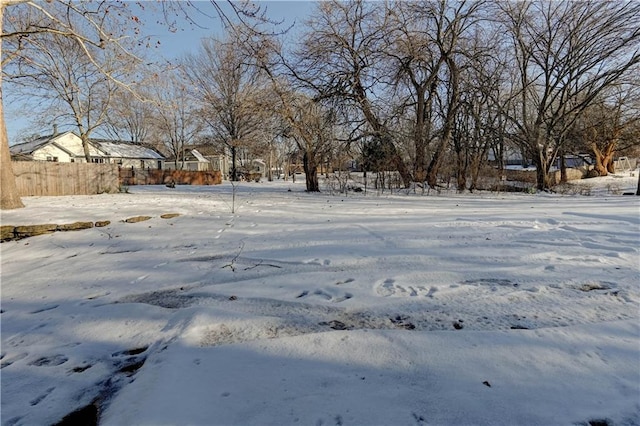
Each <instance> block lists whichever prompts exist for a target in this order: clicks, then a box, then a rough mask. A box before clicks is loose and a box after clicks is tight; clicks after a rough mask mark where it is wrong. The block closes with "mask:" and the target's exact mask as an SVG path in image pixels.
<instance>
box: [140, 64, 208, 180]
mask: <svg viewBox="0 0 640 426" xmlns="http://www.w3.org/2000/svg"><path fill="white" fill-rule="evenodd" d="M153 86H154V88H153V89H152V93H151V94H150V97H151V99H153V105H152V109H151V111H152V113H153V115H154V116H155V126H154V128H155V131H156V133H157V137H158V139H159V140H160V141H161V142H162V145H163V147H164V149H163V151H165V152H169V153H170V154H171V155H172V156H173V158H174V161H175V168H176V169H178V170H180V169H182V168H183V164H184V161H183V160H184V154H185V147H186V146H187V145H189V144H191V143H192V142H193V141H194V140H195V138H196V137H197V136H198V134H199V132H200V131H201V130H202V126H201V122H200V120H199V119H198V116H197V108H196V106H195V105H194V102H193V99H192V98H191V96H190V93H189V91H188V87H187V84H186V82H185V81H184V80H183V79H182V75H181V70H179V69H174V70H167V72H165V73H163V75H162V78H161V79H160V78H159V77H158V78H156V83H155V84H154V85H153Z"/></svg>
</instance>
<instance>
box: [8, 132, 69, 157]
mask: <svg viewBox="0 0 640 426" xmlns="http://www.w3.org/2000/svg"><path fill="white" fill-rule="evenodd" d="M67 133H72V132H65V133H59V134H57V135H47V136H40V137H39V138H37V139H34V140H32V141H28V142H22V143H18V144H15V145H11V146H10V147H9V150H10V151H11V153H12V154H32V153H33V151H35V150H37V149H38V148H40V147H43V146H45V145H47V144H49V143H50V142H53V141H54V140H56V139H58V138H60V137H61V136H64V135H66V134H67Z"/></svg>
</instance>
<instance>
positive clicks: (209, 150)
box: [188, 144, 221, 157]
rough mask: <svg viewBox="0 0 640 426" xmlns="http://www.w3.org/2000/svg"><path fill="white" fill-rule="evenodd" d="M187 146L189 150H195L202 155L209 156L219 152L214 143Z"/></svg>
mask: <svg viewBox="0 0 640 426" xmlns="http://www.w3.org/2000/svg"><path fill="white" fill-rule="evenodd" d="M188 148H189V149H191V150H197V151H198V152H199V153H200V154H201V155H202V156H203V157H211V156H217V155H220V154H221V152H220V149H219V148H218V147H216V146H214V145H207V144H202V145H192V146H190V147H188Z"/></svg>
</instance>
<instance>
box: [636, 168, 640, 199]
mask: <svg viewBox="0 0 640 426" xmlns="http://www.w3.org/2000/svg"><path fill="white" fill-rule="evenodd" d="M636 195H640V170H638V188H637V189H636Z"/></svg>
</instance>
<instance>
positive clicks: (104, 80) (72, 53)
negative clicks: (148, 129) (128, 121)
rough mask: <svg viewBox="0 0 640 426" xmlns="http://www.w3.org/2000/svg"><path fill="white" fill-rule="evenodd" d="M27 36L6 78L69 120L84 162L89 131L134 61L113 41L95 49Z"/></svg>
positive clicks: (101, 122) (49, 37) (57, 38)
mask: <svg viewBox="0 0 640 426" xmlns="http://www.w3.org/2000/svg"><path fill="white" fill-rule="evenodd" d="M29 38H30V40H29V43H28V45H26V46H24V47H23V48H22V51H21V54H20V56H19V57H18V58H16V60H15V61H13V62H12V64H11V65H10V66H9V67H8V68H5V72H6V75H7V76H8V77H9V80H8V81H9V82H10V83H12V84H13V85H15V86H17V90H18V91H21V92H22V93H25V94H26V95H27V96H29V97H30V99H40V101H41V102H40V103H39V105H40V107H41V108H43V109H44V111H54V113H57V116H58V119H60V120H62V121H63V122H65V121H66V122H69V124H71V123H73V125H74V126H75V127H76V129H77V130H78V134H79V136H80V139H81V140H82V145H83V149H84V155H85V160H86V161H87V162H90V161H91V152H90V144H89V139H90V136H91V133H92V132H93V131H95V130H96V129H97V128H99V127H100V126H102V125H104V124H105V122H106V119H107V115H108V112H109V111H110V109H111V107H112V106H113V98H114V96H115V93H116V92H117V91H118V90H122V86H121V85H122V84H125V81H127V80H128V79H127V74H128V73H131V72H132V71H133V67H135V65H136V61H134V60H132V57H131V56H130V55H127V56H126V58H125V57H123V56H121V54H120V52H118V51H117V50H115V49H113V45H108V46H106V47H105V48H102V49H98V48H94V47H93V46H83V45H82V44H81V43H80V42H78V40H77V39H75V38H70V37H65V36H61V35H58V34H49V33H45V34H34V35H31V36H30V37H29ZM86 52H89V54H90V55H91V59H90V57H89V56H87V53H86ZM96 65H97V66H96ZM116 82H118V83H116Z"/></svg>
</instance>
